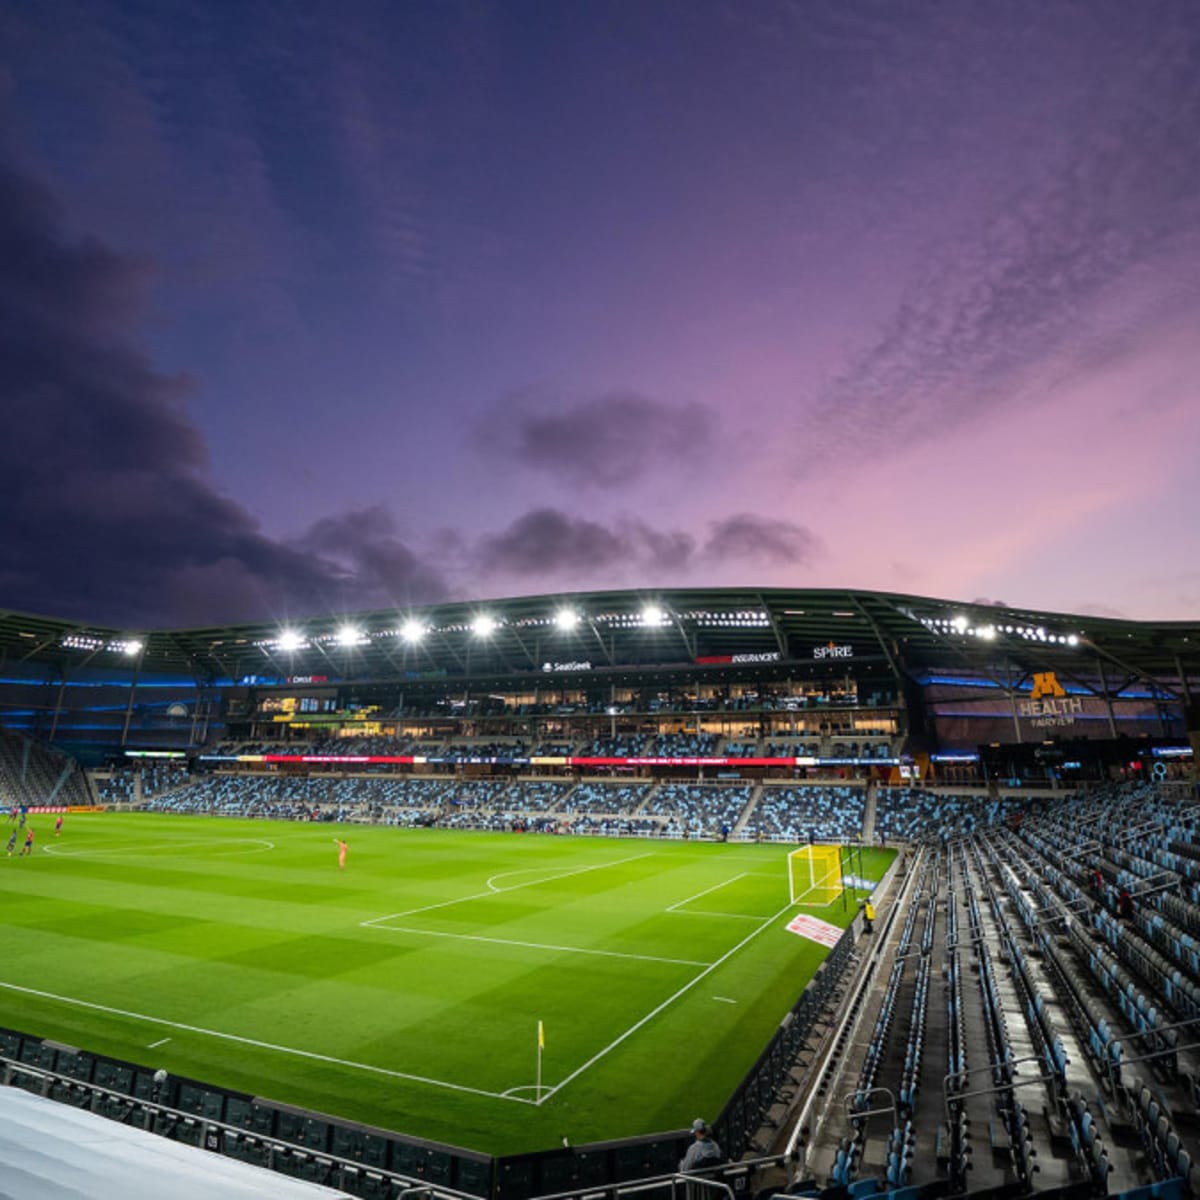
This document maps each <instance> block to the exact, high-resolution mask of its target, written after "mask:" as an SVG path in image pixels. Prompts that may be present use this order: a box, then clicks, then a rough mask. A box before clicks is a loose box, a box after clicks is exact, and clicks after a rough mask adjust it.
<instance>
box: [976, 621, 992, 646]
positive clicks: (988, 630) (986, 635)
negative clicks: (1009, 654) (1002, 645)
mask: <svg viewBox="0 0 1200 1200" xmlns="http://www.w3.org/2000/svg"><path fill="white" fill-rule="evenodd" d="M978 632H979V636H980V637H981V638H983V640H984V641H985V642H991V641H995V638H996V627H995V625H985V626H984V627H983V628H982V629H980V630H979V631H978Z"/></svg>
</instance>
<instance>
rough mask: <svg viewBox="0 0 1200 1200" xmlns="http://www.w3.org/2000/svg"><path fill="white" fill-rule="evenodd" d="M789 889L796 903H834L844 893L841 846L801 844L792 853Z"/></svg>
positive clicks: (789, 868) (789, 865)
mask: <svg viewBox="0 0 1200 1200" xmlns="http://www.w3.org/2000/svg"><path fill="white" fill-rule="evenodd" d="M788 891H789V893H790V895H791V900H792V903H793V904H816V905H821V904H831V903H832V902H833V901H834V900H836V899H837V898H838V897H839V896H840V895H841V894H842V855H841V848H840V847H838V846H801V847H800V849H799V850H793V851H792V852H791V854H789V855H788Z"/></svg>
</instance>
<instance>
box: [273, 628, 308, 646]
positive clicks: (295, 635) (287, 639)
mask: <svg viewBox="0 0 1200 1200" xmlns="http://www.w3.org/2000/svg"><path fill="white" fill-rule="evenodd" d="M275 645H276V646H277V647H278V648H279V649H280V650H299V649H300V647H301V646H303V645H304V634H302V633H300V632H299V631H298V630H295V629H281V630H280V631H279V636H278V637H277V638H276V639H275Z"/></svg>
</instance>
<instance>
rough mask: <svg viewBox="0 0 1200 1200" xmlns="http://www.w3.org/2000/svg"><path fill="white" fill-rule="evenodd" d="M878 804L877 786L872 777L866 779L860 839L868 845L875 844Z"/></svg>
mask: <svg viewBox="0 0 1200 1200" xmlns="http://www.w3.org/2000/svg"><path fill="white" fill-rule="evenodd" d="M878 806H879V788H878V786H877V785H876V783H875V780H874V779H869V780H867V791H866V804H865V805H864V807H863V827H862V840H863V841H864V842H865V843H866V845H868V846H873V845H874V844H875V812H876V809H877V808H878Z"/></svg>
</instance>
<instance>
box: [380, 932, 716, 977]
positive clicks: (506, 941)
mask: <svg viewBox="0 0 1200 1200" xmlns="http://www.w3.org/2000/svg"><path fill="white" fill-rule="evenodd" d="M374 928H375V929H386V930H388V931H389V932H392V933H415V934H417V935H418V936H419V937H440V938H455V939H457V940H459V941H463V942H490V943H491V944H492V945H493V946H522V947H524V948H525V949H527V950H557V951H561V952H562V953H565V954H595V955H598V956H600V957H601V958H632V959H637V960H638V961H639V962H657V963H671V964H673V965H675V966H680V967H707V966H708V963H706V962H697V961H696V960H695V959H693V958H659V957H658V956H657V955H655V954H629V953H627V952H626V951H624V950H595V949H592V948H591V947H589V946H556V945H554V944H553V943H551V942H518V941H514V940H512V939H511V938H494V937H483V936H482V935H481V934H475V933H450V932H447V931H446V930H443V929H413V928H411V927H410V926H407V925H375V926H374Z"/></svg>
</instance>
